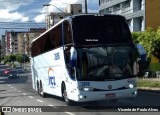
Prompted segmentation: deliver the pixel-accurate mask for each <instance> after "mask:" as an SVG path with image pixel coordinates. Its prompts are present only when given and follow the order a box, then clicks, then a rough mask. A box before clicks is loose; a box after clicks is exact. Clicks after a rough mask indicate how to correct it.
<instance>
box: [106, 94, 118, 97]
mask: <svg viewBox="0 0 160 115" xmlns="http://www.w3.org/2000/svg"><path fill="white" fill-rule="evenodd" d="M115 96H116V94H115V93H108V94H106V97H107V98H108V97H109V98H110V97H115Z"/></svg>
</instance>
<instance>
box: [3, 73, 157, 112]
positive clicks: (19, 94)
mask: <svg viewBox="0 0 160 115" xmlns="http://www.w3.org/2000/svg"><path fill="white" fill-rule="evenodd" d="M159 97H160V94H159V93H150V92H138V96H137V97H136V98H135V99H121V100H119V101H118V102H117V103H116V104H115V103H113V102H110V101H99V102H90V103H81V106H79V105H77V106H73V107H68V106H67V105H66V104H65V102H64V101H63V100H62V99H61V98H58V97H54V96H48V97H47V98H42V97H40V96H39V95H38V94H37V93H36V92H35V91H34V90H33V89H32V80H31V74H30V73H23V74H20V79H7V77H4V76H1V77H0V105H1V106H21V107H23V108H25V106H41V107H40V108H41V109H42V110H46V111H50V112H48V113H45V114H46V115H51V114H53V113H52V112H53V111H55V112H54V114H58V115H67V114H69V115H77V114H81V113H84V112H86V113H87V115H88V114H92V115H93V114H94V115H105V114H106V112H112V111H118V110H117V108H116V109H113V108H114V107H115V106H116V107H117V106H118V107H119V108H122V107H124V106H125V108H126V107H127V108H129V107H131V108H132V106H134V107H135V106H138V107H139V106H141V107H144V106H150V107H156V106H159V107H160V98H159ZM90 105H93V106H90ZM42 106H43V107H44V108H43V107H42ZM90 111H92V112H90ZM18 114H20V113H6V114H5V115H18ZM26 114H27V113H26ZM32 114H33V115H36V113H32ZM43 114H44V113H43ZM119 114H120V115H121V114H124V113H123V112H119ZM132 114H134V113H132ZM136 114H137V113H136ZM139 114H142V113H139ZM153 114H156V112H154V113H153ZM29 115H31V113H30V114H29ZM38 115H40V114H38ZM145 115H146V113H145Z"/></svg>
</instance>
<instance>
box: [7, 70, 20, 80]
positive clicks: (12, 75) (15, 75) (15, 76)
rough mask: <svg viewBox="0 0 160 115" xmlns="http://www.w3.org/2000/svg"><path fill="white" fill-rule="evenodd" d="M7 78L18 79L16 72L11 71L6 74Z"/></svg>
mask: <svg viewBox="0 0 160 115" xmlns="http://www.w3.org/2000/svg"><path fill="white" fill-rule="evenodd" d="M8 78H9V79H11V78H13V79H14V78H19V74H18V71H16V70H11V71H10V72H9V74H8Z"/></svg>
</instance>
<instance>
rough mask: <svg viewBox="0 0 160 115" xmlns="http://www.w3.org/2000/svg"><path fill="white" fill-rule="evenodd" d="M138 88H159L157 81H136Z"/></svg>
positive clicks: (159, 83)
mask: <svg viewBox="0 0 160 115" xmlns="http://www.w3.org/2000/svg"><path fill="white" fill-rule="evenodd" d="M138 87H151V88H160V82H159V81H153V80H152V81H151V80H144V79H138Z"/></svg>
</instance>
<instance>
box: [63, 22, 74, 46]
mask: <svg viewBox="0 0 160 115" xmlns="http://www.w3.org/2000/svg"><path fill="white" fill-rule="evenodd" d="M70 43H72V33H71V26H70V24H69V22H68V21H65V22H64V44H70Z"/></svg>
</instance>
